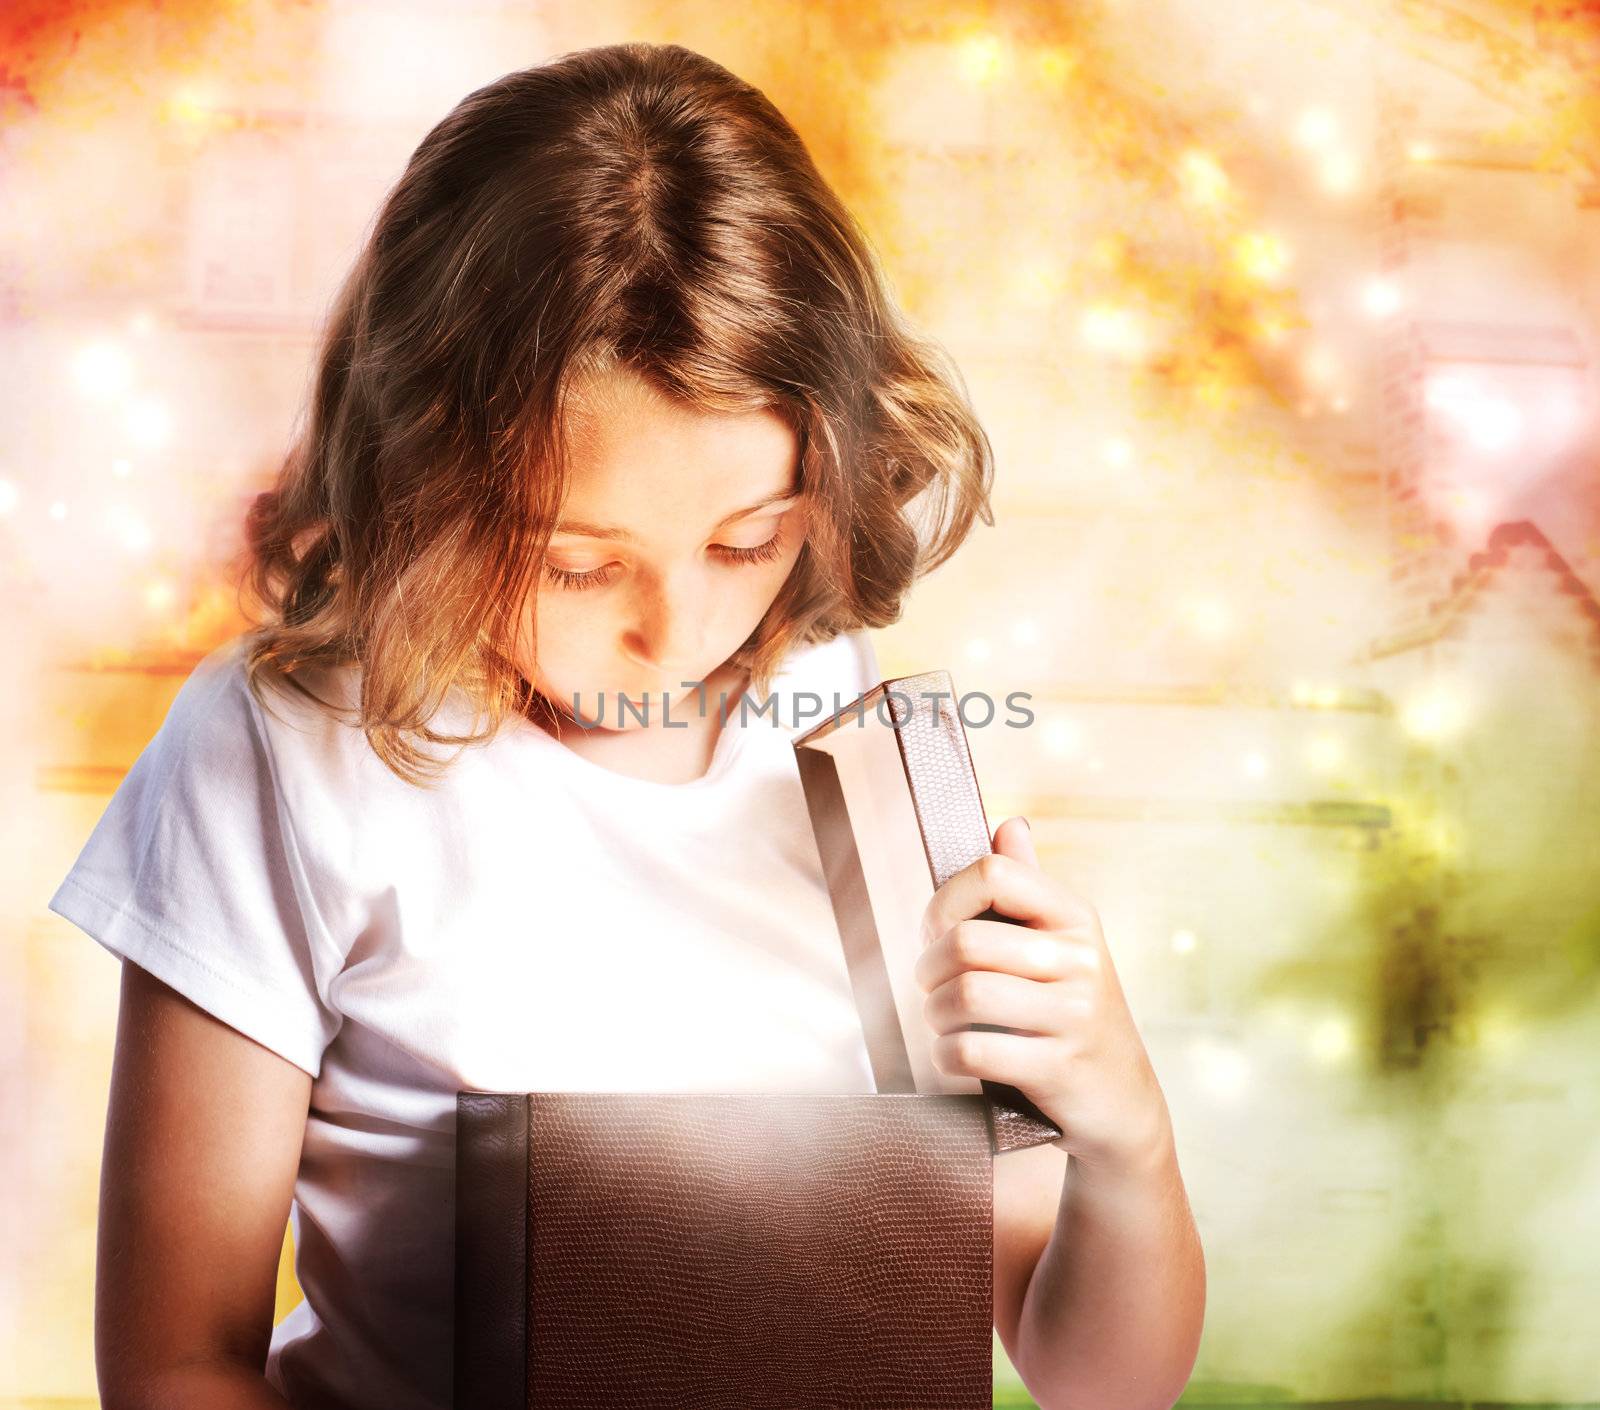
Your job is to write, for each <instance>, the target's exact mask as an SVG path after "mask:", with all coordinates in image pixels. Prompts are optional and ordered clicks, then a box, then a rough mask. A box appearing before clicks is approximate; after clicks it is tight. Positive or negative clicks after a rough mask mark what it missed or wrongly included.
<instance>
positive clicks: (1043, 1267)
mask: <svg viewBox="0 0 1600 1410" xmlns="http://www.w3.org/2000/svg"><path fill="white" fill-rule="evenodd" d="M1204 1317H1205V1258H1204V1254H1203V1252H1202V1250H1201V1247H1200V1237H1199V1234H1198V1232H1197V1231H1196V1229H1195V1225H1194V1216H1193V1214H1192V1213H1191V1211H1190V1209H1189V1200H1188V1195H1187V1193H1186V1192H1185V1190H1184V1187H1183V1179H1182V1176H1181V1175H1180V1173H1179V1170H1178V1162H1177V1155H1176V1151H1175V1149H1174V1147H1173V1145H1172V1143H1171V1140H1170V1138H1169V1139H1168V1140H1167V1141H1166V1142H1165V1143H1164V1144H1163V1148H1162V1150H1161V1151H1160V1153H1159V1154H1158V1155H1157V1156H1155V1157H1154V1158H1152V1160H1151V1161H1150V1162H1149V1163H1148V1164H1147V1166H1146V1167H1145V1168H1144V1169H1143V1170H1142V1171H1141V1172H1139V1173H1135V1174H1128V1175H1122V1176H1118V1177H1116V1178H1111V1177H1107V1176H1102V1175H1100V1174H1098V1173H1094V1172H1091V1171H1089V1170H1087V1169H1086V1167H1084V1166H1082V1165H1080V1163H1079V1161H1078V1160H1077V1158H1076V1157H1073V1158H1072V1159H1071V1160H1070V1161H1069V1162H1068V1172H1067V1177H1066V1180H1065V1181H1064V1182H1063V1185H1062V1191H1061V1204H1060V1209H1059V1212H1058V1214H1057V1217H1056V1224H1055V1231H1054V1233H1053V1234H1052V1235H1051V1238H1050V1242H1049V1243H1048V1244H1047V1245H1046V1247H1045V1251H1044V1253H1043V1254H1042V1255H1041V1256H1040V1259H1039V1262H1038V1265H1037V1266H1036V1267H1035V1269H1034V1272H1033V1277H1032V1279H1031V1281H1030V1282H1029V1284H1028V1292H1027V1296H1026V1298H1025V1299H1024V1302H1023V1309H1022V1318H1021V1323H1020V1325H1019V1328H1018V1343H1019V1345H1018V1354H1017V1356H1016V1357H1015V1358H1014V1360H1015V1365H1016V1368H1017V1372H1018V1374H1019V1375H1021V1377H1022V1379H1023V1382H1024V1383H1025V1384H1026V1385H1027V1387H1028V1389H1029V1391H1030V1392H1031V1394H1032V1395H1033V1397H1034V1399H1035V1400H1036V1401H1038V1403H1039V1405H1040V1406H1041V1407H1043V1410H1169V1407H1170V1406H1171V1405H1172V1404H1173V1403H1174V1402H1175V1401H1176V1400H1177V1398H1178V1396H1179V1395H1180V1394H1181V1393H1182V1391H1183V1387H1184V1385H1185V1383H1186V1382H1187V1381H1188V1379H1189V1374H1190V1372H1191V1371H1192V1370H1193V1367H1194V1359H1195V1354H1196V1352H1197V1350H1198V1348H1199V1344H1200V1328H1201V1323H1202V1322H1203V1320H1204Z"/></svg>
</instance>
